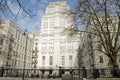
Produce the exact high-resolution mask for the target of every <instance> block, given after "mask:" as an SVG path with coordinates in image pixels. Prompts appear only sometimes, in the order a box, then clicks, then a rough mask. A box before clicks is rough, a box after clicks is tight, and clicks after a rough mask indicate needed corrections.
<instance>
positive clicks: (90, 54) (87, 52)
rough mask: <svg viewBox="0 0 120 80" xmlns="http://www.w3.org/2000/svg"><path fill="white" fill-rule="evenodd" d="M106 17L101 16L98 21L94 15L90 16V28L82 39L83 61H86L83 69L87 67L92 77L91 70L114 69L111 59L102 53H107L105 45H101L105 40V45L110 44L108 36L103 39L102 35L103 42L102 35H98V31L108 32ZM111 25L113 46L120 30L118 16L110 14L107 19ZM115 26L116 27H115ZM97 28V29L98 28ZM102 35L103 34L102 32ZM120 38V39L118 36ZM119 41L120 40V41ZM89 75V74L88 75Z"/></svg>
mask: <svg viewBox="0 0 120 80" xmlns="http://www.w3.org/2000/svg"><path fill="white" fill-rule="evenodd" d="M104 19H105V15H103V14H99V15H97V19H96V17H95V15H94V14H91V15H90V19H89V22H88V26H87V28H86V31H85V33H84V35H83V38H82V41H81V43H82V45H81V48H82V49H83V50H82V56H83V57H82V60H83V61H84V63H83V65H82V66H83V67H85V68H86V69H88V70H89V71H88V72H90V75H91V73H92V71H91V70H93V69H106V68H107V69H110V68H112V62H111V60H110V59H109V57H108V56H107V55H105V54H104V53H103V52H102V51H105V50H104V48H103V45H101V44H100V41H102V40H103V42H104V44H105V45H106V44H108V42H109V41H108V40H107V38H108V36H107V37H106V39H105V38H104V37H103V36H104V35H102V36H101V37H102V40H101V39H100V35H99V34H98V33H97V30H99V31H100V30H103V31H104V32H105V33H106V32H107V28H106V25H105V21H104ZM107 19H108V21H109V23H108V26H109V27H108V29H109V32H110V36H111V37H110V38H112V39H111V40H112V44H114V40H115V34H116V32H117V30H118V26H117V24H118V18H117V15H116V14H109V17H108V18H107ZM97 20H99V21H100V24H101V25H103V26H102V29H101V26H99V24H98V23H97ZM113 24H114V25H113ZM96 27H97V28H96ZM101 34H104V33H102V31H101ZM118 38H120V37H119V36H118ZM118 40H119V39H118ZM117 45H118V46H119V41H118V42H117ZM117 56H118V57H117V63H118V65H119V67H120V53H119V52H118V54H117ZM102 73H103V74H104V73H105V71H104V70H101V74H102ZM88 75H89V74H88Z"/></svg>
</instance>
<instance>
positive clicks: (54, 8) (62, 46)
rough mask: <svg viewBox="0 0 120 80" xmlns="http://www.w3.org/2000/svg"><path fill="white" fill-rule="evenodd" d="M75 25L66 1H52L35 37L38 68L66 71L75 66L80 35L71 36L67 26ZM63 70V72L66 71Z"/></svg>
mask: <svg viewBox="0 0 120 80" xmlns="http://www.w3.org/2000/svg"><path fill="white" fill-rule="evenodd" d="M72 27H74V15H73V14H72V13H71V11H70V8H69V5H68V4H67V2H66V1H56V2H50V3H49V4H48V6H47V7H46V11H45V14H44V15H43V17H42V20H41V30H40V32H39V33H37V34H38V35H39V36H36V37H35V43H34V44H35V46H34V47H35V49H36V50H37V51H38V53H37V54H38V64H37V68H38V69H41V70H42V73H47V74H48V73H50V74H54V73H55V71H56V70H59V69H63V70H64V71H65V72H67V71H69V70H70V69H72V68H73V67H74V63H75V62H74V61H75V58H76V56H77V50H78V46H79V43H80V38H79V36H80V35H75V36H72V37H70V36H69V35H68V32H67V31H65V29H66V28H72ZM65 72H63V73H65Z"/></svg>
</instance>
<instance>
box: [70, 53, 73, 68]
mask: <svg viewBox="0 0 120 80" xmlns="http://www.w3.org/2000/svg"><path fill="white" fill-rule="evenodd" d="M72 65H73V56H72V55H69V66H70V67H72Z"/></svg>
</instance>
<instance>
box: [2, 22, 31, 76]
mask: <svg viewBox="0 0 120 80" xmlns="http://www.w3.org/2000/svg"><path fill="white" fill-rule="evenodd" d="M32 51H33V39H32V38H31V37H29V36H28V35H27V34H26V35H24V32H23V31H22V30H21V29H20V28H19V27H18V26H17V25H16V24H14V23H13V22H12V21H9V20H0V53H1V54H0V67H3V68H4V69H23V65H24V64H25V68H26V69H31V64H32V63H31V62H32ZM10 74H12V73H10Z"/></svg>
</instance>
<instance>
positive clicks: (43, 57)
mask: <svg viewBox="0 0 120 80" xmlns="http://www.w3.org/2000/svg"><path fill="white" fill-rule="evenodd" d="M42 65H43V66H45V56H42Z"/></svg>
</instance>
